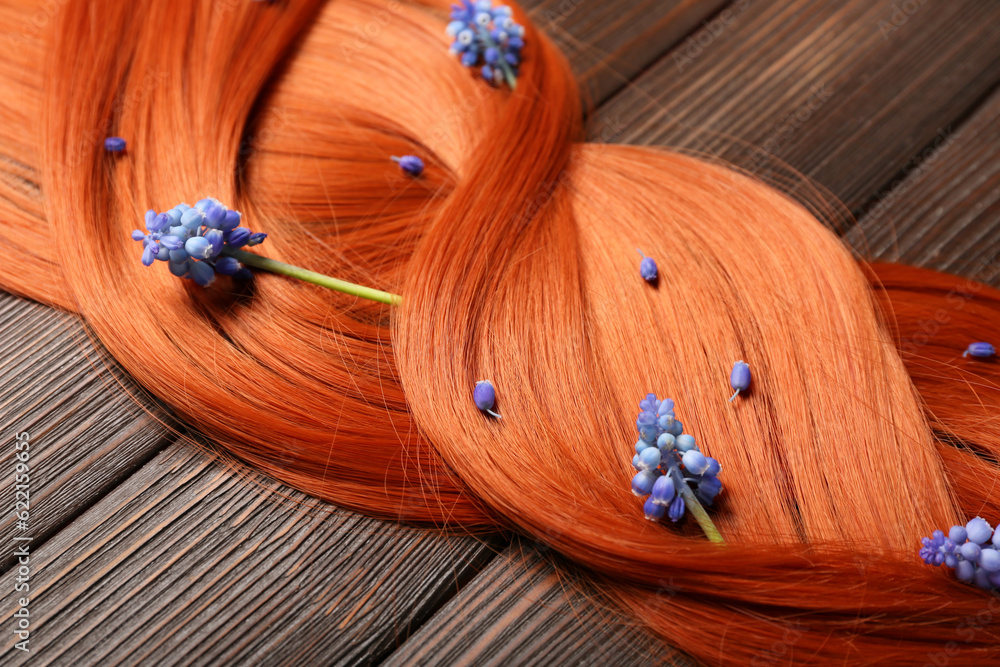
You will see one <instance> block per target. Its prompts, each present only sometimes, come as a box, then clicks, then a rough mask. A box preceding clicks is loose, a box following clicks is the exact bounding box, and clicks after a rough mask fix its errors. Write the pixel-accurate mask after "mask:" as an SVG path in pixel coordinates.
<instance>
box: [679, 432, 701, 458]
mask: <svg viewBox="0 0 1000 667" xmlns="http://www.w3.org/2000/svg"><path fill="white" fill-rule="evenodd" d="M676 441H677V451H679V452H681V453H682V454H683V453H684V452H690V451H691V450H693V449H698V445H696V444H695V442H694V436H693V435H689V434H687V433H681V434H680V435H679V436H677V439H676Z"/></svg>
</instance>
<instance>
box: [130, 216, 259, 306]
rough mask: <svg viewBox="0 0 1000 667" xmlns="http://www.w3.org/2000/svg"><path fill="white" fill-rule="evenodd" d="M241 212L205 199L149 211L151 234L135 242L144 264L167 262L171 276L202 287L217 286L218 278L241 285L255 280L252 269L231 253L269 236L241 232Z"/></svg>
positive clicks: (137, 237) (135, 236) (136, 233)
mask: <svg viewBox="0 0 1000 667" xmlns="http://www.w3.org/2000/svg"><path fill="white" fill-rule="evenodd" d="M241 217H242V216H241V215H240V213H239V211H231V210H229V209H228V208H226V206H225V205H224V204H223V203H222V202H220V201H219V200H217V199H212V198H206V199H202V200H201V201H199V202H198V203H197V204H195V205H194V206H193V207H192V206H189V205H188V204H183V203H182V204H178V205H177V206H175V207H173V208H172V209H170V210H169V211H166V212H164V213H159V214H158V213H156V211H154V210H152V209H150V210H148V211H146V230H147V233H145V234H144V233H143V232H141V231H140V230H138V229H136V230H134V231H133V232H132V239H133V240H135V241H141V242H142V247H143V250H142V263H143V264H144V265H146V266H149V265H151V264H152V263H153V262H154V261H155V260H160V261H162V262H167V263H168V268H169V269H170V273H172V274H174V275H175V276H177V277H178V278H186V279H189V280H193V281H194V282H196V283H197V284H199V285H201V286H202V287H208V286H209V285H211V284H212V282H214V281H215V275H216V273H221V274H223V275H228V276H232V277H234V278H238V279H240V280H249V279H250V278H251V277H253V274H251V273H250V270H249V269H247V268H246V267H245V266H243V264H242V263H240V261H239V260H237V259H236V258H235V257H233V256H231V255H230V254H223V253H224V252H231V251H232V250H235V249H236V248H241V247H243V246H254V245H259V244H260V243H263V242H264V239H266V238H267V234H264V233H256V234H255V233H253V232H251V231H250V230H249V229H247V228H246V227H240V226H239V225H240V220H241Z"/></svg>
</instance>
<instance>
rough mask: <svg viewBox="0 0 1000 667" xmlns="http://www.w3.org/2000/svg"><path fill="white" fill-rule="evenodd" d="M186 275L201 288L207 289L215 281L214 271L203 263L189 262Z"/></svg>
mask: <svg viewBox="0 0 1000 667" xmlns="http://www.w3.org/2000/svg"><path fill="white" fill-rule="evenodd" d="M188 274H189V275H190V276H191V280H193V281H195V282H196V283H197V284H199V285H201V286H202V287H208V286H209V285H211V284H212V282H213V281H214V280H215V271H214V270H213V269H212V267H211V266H209V265H208V264H206V263H205V262H189V263H188Z"/></svg>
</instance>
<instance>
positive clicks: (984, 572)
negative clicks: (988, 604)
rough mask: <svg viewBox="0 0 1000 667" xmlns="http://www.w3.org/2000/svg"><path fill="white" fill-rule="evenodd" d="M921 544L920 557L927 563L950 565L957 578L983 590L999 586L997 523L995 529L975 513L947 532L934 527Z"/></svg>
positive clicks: (999, 547)
mask: <svg viewBox="0 0 1000 667" xmlns="http://www.w3.org/2000/svg"><path fill="white" fill-rule="evenodd" d="M991 538H992V539H991ZM920 544H921V548H920V552H919V555H920V558H921V559H922V560H923V561H924V562H925V563H927V564H928V565H935V566H938V565H945V566H947V567H950V568H953V569H954V570H955V577H956V578H957V579H958V580H959V581H964V582H965V583H971V584H975V585H976V586H979V587H980V588H984V589H986V590H993V589H994V588H1000V527H998V528H997V530H995V531H994V530H993V528H992V527H991V526H990V524H989V523H987V522H986V520H985V519H982V518H980V517H976V518H974V519H972V520H971V521H969V522H968V523H967V524H965V525H964V526H952V527H951V529H950V530H949V531H948V534H947V535H945V534H944V532H943V531H940V530H935V531H934V532H933V533H931V536H930V537H925V538H923V539H921V540H920Z"/></svg>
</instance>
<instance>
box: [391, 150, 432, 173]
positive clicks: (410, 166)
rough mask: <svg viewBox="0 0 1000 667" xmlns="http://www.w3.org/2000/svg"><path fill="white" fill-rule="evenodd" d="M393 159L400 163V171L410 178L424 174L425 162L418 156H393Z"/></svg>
mask: <svg viewBox="0 0 1000 667" xmlns="http://www.w3.org/2000/svg"><path fill="white" fill-rule="evenodd" d="M392 159H393V160H395V161H396V162H398V163H399V170H400V171H402V172H403V173H404V174H407V175H408V176H412V177H413V178H416V177H418V176H420V174H422V173H424V161H423V160H421V159H420V158H418V157H417V156H416V155H404V156H403V157H395V156H393V158H392Z"/></svg>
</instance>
